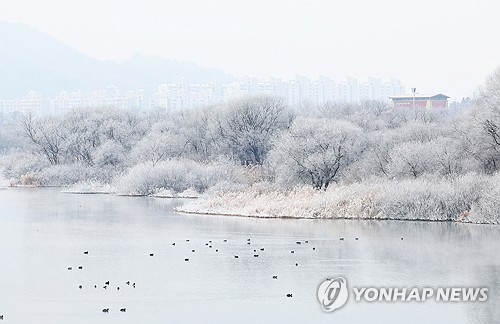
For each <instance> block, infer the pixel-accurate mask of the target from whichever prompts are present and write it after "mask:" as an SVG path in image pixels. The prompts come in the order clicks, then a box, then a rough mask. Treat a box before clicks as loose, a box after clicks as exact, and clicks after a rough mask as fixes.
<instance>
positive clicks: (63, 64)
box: [0, 22, 233, 99]
mask: <svg viewBox="0 0 500 324" xmlns="http://www.w3.org/2000/svg"><path fill="white" fill-rule="evenodd" d="M181 77H185V78H186V79H187V80H188V81H189V82H193V83H197V82H210V81H212V80H213V79H214V78H218V79H219V80H220V81H221V82H230V81H233V77H232V76H231V75H229V74H227V73H224V72H222V71H219V70H215V69H208V68H204V67H201V66H199V65H196V64H190V63H179V62H177V61H175V60H170V59H165V58H161V57H156V56H145V55H137V56H134V57H133V58H131V59H129V60H127V61H124V62H114V61H101V60H97V59H94V58H90V57H87V56H85V55H83V54H82V53H80V52H78V51H77V50H75V49H72V48H70V47H69V46H66V45H64V44H62V43H60V42H58V41H56V40H55V39H53V38H51V37H50V36H48V35H47V34H44V33H42V32H40V31H38V30H37V29H35V28H32V27H30V26H27V25H23V24H16V23H7V22H0V98H2V99H8V98H20V97H22V96H25V95H26V93H27V92H28V91H29V90H36V91H40V92H42V93H43V95H44V96H45V97H53V96H55V95H57V93H59V91H61V90H77V89H80V90H83V91H91V90H98V89H103V88H106V87H109V86H116V87H118V88H121V89H144V90H145V91H146V93H149V94H150V93H152V92H153V91H154V90H155V89H156V87H158V85H160V84H161V83H169V82H175V81H177V80H178V79H179V78H181Z"/></svg>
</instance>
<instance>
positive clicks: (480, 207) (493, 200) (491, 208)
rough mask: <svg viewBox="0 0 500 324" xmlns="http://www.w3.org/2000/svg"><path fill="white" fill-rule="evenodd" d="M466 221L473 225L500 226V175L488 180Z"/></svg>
mask: <svg viewBox="0 0 500 324" xmlns="http://www.w3.org/2000/svg"><path fill="white" fill-rule="evenodd" d="M466 220H468V221H471V222H473V223H488V224H490V223H491V224H500V173H497V174H496V175H494V176H492V177H491V178H489V179H488V181H487V182H486V184H485V188H484V190H483V191H482V193H481V195H479V196H478V197H477V200H476V203H475V204H473V205H472V210H471V212H470V214H469V215H468V217H467V219H466Z"/></svg>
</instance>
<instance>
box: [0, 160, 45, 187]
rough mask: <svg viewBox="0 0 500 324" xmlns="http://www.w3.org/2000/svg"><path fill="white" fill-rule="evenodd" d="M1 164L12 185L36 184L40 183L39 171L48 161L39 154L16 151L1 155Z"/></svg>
mask: <svg viewBox="0 0 500 324" xmlns="http://www.w3.org/2000/svg"><path fill="white" fill-rule="evenodd" d="M0 166H1V167H2V169H3V175H4V177H5V178H6V179H9V180H10V183H11V184H12V185H36V184H40V175H39V173H40V172H41V170H43V169H44V168H45V167H47V166H48V162H47V161H46V160H45V159H43V157H42V156H40V155H37V154H30V153H14V154H10V155H7V156H3V157H1V158H0Z"/></svg>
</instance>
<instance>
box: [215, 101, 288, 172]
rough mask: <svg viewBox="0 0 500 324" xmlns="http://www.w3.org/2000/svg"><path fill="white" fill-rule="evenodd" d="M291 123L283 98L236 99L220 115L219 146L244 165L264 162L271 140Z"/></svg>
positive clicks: (217, 123) (218, 117)
mask: <svg viewBox="0 0 500 324" xmlns="http://www.w3.org/2000/svg"><path fill="white" fill-rule="evenodd" d="M289 122H290V116H289V115H288V114H287V111H286V106H285V103H284V101H283V100H282V99H280V98H275V97H269V96H258V97H250V98H245V99H241V100H238V101H233V102H231V103H229V104H228V105H227V106H226V107H224V110H223V111H222V113H220V114H219V115H218V116H217V120H216V127H217V132H218V137H219V139H218V140H219V141H220V142H219V145H220V147H221V149H222V150H224V151H225V152H227V154H228V155H230V156H231V157H234V158H236V159H238V160H239V161H240V162H241V163H242V164H245V165H261V164H262V163H263V162H264V160H265V158H266V155H267V153H268V151H269V149H270V148H271V139H272V138H273V136H274V135H275V134H277V133H279V132H280V131H281V130H283V129H285V128H286V127H288V125H289Z"/></svg>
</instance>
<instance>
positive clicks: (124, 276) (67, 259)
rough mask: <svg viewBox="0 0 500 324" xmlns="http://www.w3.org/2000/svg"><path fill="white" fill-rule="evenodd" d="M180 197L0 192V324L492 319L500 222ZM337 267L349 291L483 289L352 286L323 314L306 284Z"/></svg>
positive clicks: (499, 271)
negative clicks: (241, 205)
mask: <svg viewBox="0 0 500 324" xmlns="http://www.w3.org/2000/svg"><path fill="white" fill-rule="evenodd" d="M181 203H182V200H172V199H155V198H132V197H118V196H112V195H77V194H67V193H61V192H59V189H54V188H49V189H16V188H2V189H0V314H3V315H4V322H5V323H61V324H62V323H64V324H66V323H386V324H387V323H454V324H459V323H488V324H490V323H498V319H500V311H499V306H500V299H499V292H500V258H499V257H498V253H499V251H500V235H499V234H500V227H498V226H485V225H466V224H450V223H426V222H397V221H357V220H355V221H353V220H350V221H347V220H346V221H344V220H334V221H332V220H291V219H254V218H241V217H227V216H226V217H223V216H200V215H185V214H178V213H175V212H173V211H172V208H173V207H175V206H176V205H178V204H181ZM340 237H344V238H345V239H344V240H343V241H342V240H340ZM355 237H359V240H355ZM401 237H403V238H404V240H401ZM248 239H250V244H247V243H248V242H247V240H248ZM186 240H189V242H187V241H186ZM224 240H227V242H224ZM305 240H308V243H305ZM209 241H211V243H210V242H209ZM296 241H301V242H302V244H296ZM174 242H175V245H172V243H174ZM206 244H208V245H206ZM210 246H212V247H210ZM313 247H314V248H315V250H313ZM261 248H264V251H261V250H260V249H261ZM254 249H255V250H256V251H257V252H254ZM192 250H195V252H192ZM292 250H293V251H294V253H291V251H292ZM84 251H89V253H88V254H84V253H83V252H84ZM150 253H154V256H150ZM254 254H258V255H259V256H258V257H254ZM235 255H238V258H235V257H234V256H235ZM186 258H189V261H185V259H186ZM296 263H298V266H296ZM79 266H82V267H83V269H78V267H79ZM68 267H72V270H68ZM273 276H278V279H273V278H272V277H273ZM336 276H343V277H345V278H347V280H348V284H349V285H350V286H358V287H360V286H375V287H385V286H387V287H414V286H419V287H424V286H425V287H443V286H444V287H462V286H465V287H484V286H486V287H488V288H489V293H488V295H489V298H488V300H487V301H486V302H474V303H470V302H469V303H466V302H453V303H452V302H448V303H443V302H432V301H426V302H420V303H419V302H411V303H402V302H396V303H387V302H373V303H368V302H355V301H354V298H353V297H354V296H350V297H349V298H350V299H349V301H348V302H347V304H346V305H345V306H344V307H342V308H340V309H338V310H336V311H334V312H332V313H325V312H323V311H322V309H321V307H320V304H319V303H318V301H317V297H316V289H317V287H318V285H319V284H320V283H321V282H322V281H323V280H324V279H325V278H326V277H336ZM106 281H109V282H110V284H109V286H107V288H106V289H104V288H103V286H104V283H105V282H106ZM127 281H130V282H131V285H127V284H126V282H127ZM134 282H135V283H136V287H135V288H134V287H132V284H133V283H134ZM80 285H81V286H82V289H79V286H80ZM94 285H97V288H94ZM117 287H120V289H119V290H118V289H117ZM287 294H292V296H293V297H292V298H287V297H286V295H287ZM103 308H109V309H110V310H109V313H107V314H106V313H103V312H102V309H103ZM120 308H126V312H125V313H124V312H120V311H119V309H120Z"/></svg>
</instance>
